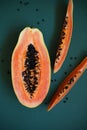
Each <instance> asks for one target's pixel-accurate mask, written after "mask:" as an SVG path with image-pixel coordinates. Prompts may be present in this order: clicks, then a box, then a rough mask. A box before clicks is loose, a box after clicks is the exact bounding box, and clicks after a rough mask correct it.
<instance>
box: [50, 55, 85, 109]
mask: <svg viewBox="0 0 87 130" xmlns="http://www.w3.org/2000/svg"><path fill="white" fill-rule="evenodd" d="M86 69H87V57H85V58H84V59H83V60H82V62H81V63H80V64H79V65H78V66H77V67H76V68H75V69H74V70H73V71H72V72H71V73H70V74H69V75H68V76H67V77H66V78H65V79H64V81H63V82H62V83H61V84H60V86H59V87H58V89H57V90H56V92H55V93H54V95H53V97H52V99H51V101H50V103H49V104H48V111H50V110H51V109H52V108H53V107H54V106H55V105H56V104H58V103H59V102H60V101H61V100H62V99H63V98H64V97H65V96H66V94H67V93H68V92H69V91H70V90H71V88H72V87H73V86H74V84H75V83H76V82H77V81H78V79H79V78H80V77H81V75H82V74H83V72H84V71H85V70H86Z"/></svg>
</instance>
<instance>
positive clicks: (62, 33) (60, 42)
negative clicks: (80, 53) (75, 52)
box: [56, 16, 68, 63]
mask: <svg viewBox="0 0 87 130" xmlns="http://www.w3.org/2000/svg"><path fill="white" fill-rule="evenodd" d="M67 24H68V17H67V16H66V17H65V20H64V24H63V28H62V31H61V34H60V39H59V45H58V49H57V53H56V61H57V60H59V59H60V56H61V51H62V49H63V46H62V44H63V40H64V39H65V35H66V33H65V30H66V29H67ZM56 63H57V62H56Z"/></svg>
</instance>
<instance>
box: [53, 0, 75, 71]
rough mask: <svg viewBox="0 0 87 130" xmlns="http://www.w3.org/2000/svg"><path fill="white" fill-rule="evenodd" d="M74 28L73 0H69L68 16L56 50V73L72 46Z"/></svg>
mask: <svg viewBox="0 0 87 130" xmlns="http://www.w3.org/2000/svg"><path fill="white" fill-rule="evenodd" d="M72 30H73V2H72V0H69V2H68V7H67V12H66V16H65V20H64V24H63V28H62V31H61V34H60V40H59V44H58V48H57V52H56V57H55V62H54V73H56V72H57V71H58V70H59V69H60V68H61V66H62V65H63V62H64V60H65V58H66V55H67V53H68V49H69V46H70V41H71V36H72Z"/></svg>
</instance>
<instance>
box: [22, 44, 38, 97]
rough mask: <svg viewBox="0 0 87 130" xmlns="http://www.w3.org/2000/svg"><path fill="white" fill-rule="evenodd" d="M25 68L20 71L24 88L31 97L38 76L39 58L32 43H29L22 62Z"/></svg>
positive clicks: (36, 84)
mask: <svg viewBox="0 0 87 130" xmlns="http://www.w3.org/2000/svg"><path fill="white" fill-rule="evenodd" d="M24 67H25V70H24V71H23V72H22V78H23V81H24V85H25V89H26V90H27V92H28V93H29V94H30V98H32V96H33V94H34V92H35V90H36V88H37V86H38V83H39V76H40V59H39V54H38V52H37V51H36V50H35V48H34V46H33V45H32V44H29V46H28V48H27V52H26V60H25V62H24Z"/></svg>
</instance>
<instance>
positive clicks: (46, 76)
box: [11, 27, 51, 108]
mask: <svg viewBox="0 0 87 130" xmlns="http://www.w3.org/2000/svg"><path fill="white" fill-rule="evenodd" d="M11 70H12V83H13V89H14V92H15V94H16V96H17V98H18V100H19V102H20V103H21V104H22V105H24V106H26V107H29V108H33V107H37V106H38V105H40V104H41V103H42V102H43V100H44V99H45V97H46V95H47V93H48V90H49V87H50V74H51V69H50V58H49V54H48V51H47V48H46V46H45V43H44V39H43V35H42V33H41V31H40V30H39V29H37V28H30V27H26V28H24V29H23V31H21V33H20V35H19V39H18V42H17V45H16V47H15V49H14V51H13V54H12V62H11Z"/></svg>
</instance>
